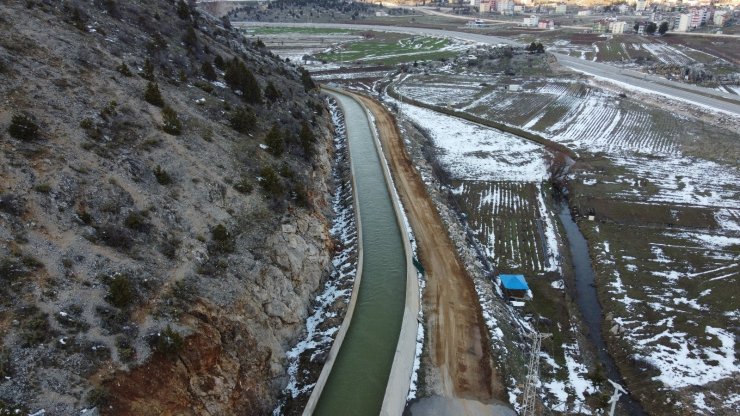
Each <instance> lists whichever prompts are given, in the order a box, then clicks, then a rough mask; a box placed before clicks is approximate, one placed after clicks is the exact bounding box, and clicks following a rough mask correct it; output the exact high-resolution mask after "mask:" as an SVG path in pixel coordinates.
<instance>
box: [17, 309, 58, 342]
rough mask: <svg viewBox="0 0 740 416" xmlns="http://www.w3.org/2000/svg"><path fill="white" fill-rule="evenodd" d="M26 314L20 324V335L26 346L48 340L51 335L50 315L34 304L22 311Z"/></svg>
mask: <svg viewBox="0 0 740 416" xmlns="http://www.w3.org/2000/svg"><path fill="white" fill-rule="evenodd" d="M22 314H23V315H24V316H23V318H22V322H21V326H20V336H21V341H22V345H23V346H24V347H32V346H35V345H38V344H43V343H44V342H46V341H47V340H48V339H49V337H50V335H51V327H50V326H49V319H48V317H49V315H48V314H46V313H44V312H41V311H40V310H39V309H38V308H37V307H35V306H32V307H30V308H26V309H25V310H24V311H22Z"/></svg>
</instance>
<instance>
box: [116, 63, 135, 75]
mask: <svg viewBox="0 0 740 416" xmlns="http://www.w3.org/2000/svg"><path fill="white" fill-rule="evenodd" d="M116 71H118V72H119V73H120V74H121V75H123V76H124V77H130V76H133V75H134V74H132V73H131V70H130V69H128V66H127V65H126V63H125V62H121V65H118V66H117V67H116Z"/></svg>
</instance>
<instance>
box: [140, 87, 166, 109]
mask: <svg viewBox="0 0 740 416" xmlns="http://www.w3.org/2000/svg"><path fill="white" fill-rule="evenodd" d="M144 100H145V101H146V102H148V103H149V104H151V105H156V106H157V107H163V106H164V98H162V94H161V93H160V92H159V85H157V83H156V82H150V83H148V84H147V85H146V90H145V91H144Z"/></svg>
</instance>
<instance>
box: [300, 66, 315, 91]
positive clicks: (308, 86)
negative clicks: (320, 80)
mask: <svg viewBox="0 0 740 416" xmlns="http://www.w3.org/2000/svg"><path fill="white" fill-rule="evenodd" d="M300 71H301V82H303V88H304V89H305V90H306V92H308V91H311V90H314V89H316V84H314V82H313V79H311V74H309V73H308V71H306V69H305V68H300Z"/></svg>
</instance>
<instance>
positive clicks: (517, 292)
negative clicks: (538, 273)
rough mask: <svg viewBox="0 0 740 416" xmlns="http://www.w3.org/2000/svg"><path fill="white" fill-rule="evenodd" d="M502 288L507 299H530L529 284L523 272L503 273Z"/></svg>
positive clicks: (501, 277) (500, 277) (501, 276)
mask: <svg viewBox="0 0 740 416" xmlns="http://www.w3.org/2000/svg"><path fill="white" fill-rule="evenodd" d="M498 278H499V279H500V280H501V289H502V290H503V291H504V295H505V296H506V297H507V299H517V300H526V299H529V285H528V284H527V281H526V280H525V279H524V275H521V274H501V275H499V276H498Z"/></svg>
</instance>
